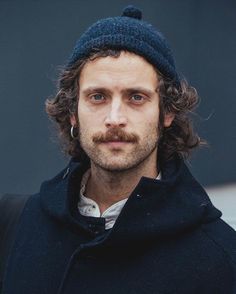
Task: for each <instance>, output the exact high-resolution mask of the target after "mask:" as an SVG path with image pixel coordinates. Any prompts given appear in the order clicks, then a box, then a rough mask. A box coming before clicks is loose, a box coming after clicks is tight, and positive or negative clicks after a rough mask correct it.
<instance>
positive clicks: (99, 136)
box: [71, 52, 172, 171]
mask: <svg viewBox="0 0 236 294" xmlns="http://www.w3.org/2000/svg"><path fill="white" fill-rule="evenodd" d="M78 82H79V93H78V99H79V100H78V121H79V140H80V144H81V146H82V148H83V149H84V151H85V152H86V154H87V155H88V156H89V158H90V159H91V162H92V163H93V164H95V165H97V166H99V167H101V168H103V169H105V170H109V171H124V170H128V169H131V168H134V167H136V166H138V165H139V164H140V163H142V162H144V161H145V160H147V159H150V157H153V160H156V155H157V152H156V151H157V141H158V122H159V95H158V91H157V87H158V79H157V73H156V71H155V70H154V68H153V66H152V65H151V64H149V63H148V62H147V61H145V60H144V59H143V58H142V57H140V56H138V55H135V54H133V53H128V52H122V53H121V55H120V56H119V57H118V58H117V57H116V58H115V57H110V56H109V57H101V58H97V59H95V60H93V61H89V62H87V63H86V64H85V66H84V68H83V69H82V71H81V74H80V78H79V81H78ZM75 121H76V119H75V117H72V118H71V123H72V125H74V124H75ZM171 121H172V119H170V118H169V119H168V118H166V119H165V125H168V124H170V123H171Z"/></svg>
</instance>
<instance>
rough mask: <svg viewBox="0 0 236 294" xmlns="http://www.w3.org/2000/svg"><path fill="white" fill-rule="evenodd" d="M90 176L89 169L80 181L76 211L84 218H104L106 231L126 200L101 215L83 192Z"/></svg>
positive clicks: (91, 200) (92, 201)
mask: <svg viewBox="0 0 236 294" xmlns="http://www.w3.org/2000/svg"><path fill="white" fill-rule="evenodd" d="M90 175H91V169H88V170H87V171H86V172H85V173H84V175H83V177H82V181H81V187H80V198H79V202H78V209H79V212H80V214H82V215H84V216H90V217H103V218H105V229H106V230H108V229H110V228H112V227H113V225H114V224H115V222H116V220H117V218H118V216H119V214H120V212H121V210H122V208H123V207H124V205H125V203H126V201H127V200H128V198H125V199H122V200H120V201H118V202H116V203H114V204H112V205H111V206H110V207H108V208H107V209H106V210H105V211H104V212H103V213H102V214H101V213H100V209H99V206H98V204H97V203H96V201H94V200H93V199H91V198H88V197H86V196H85V190H86V185H87V182H88V179H89V177H90ZM156 179H157V180H160V179H161V173H159V174H158V176H157V178H156Z"/></svg>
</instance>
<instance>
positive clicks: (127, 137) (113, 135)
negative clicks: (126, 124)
mask: <svg viewBox="0 0 236 294" xmlns="http://www.w3.org/2000/svg"><path fill="white" fill-rule="evenodd" d="M111 141H112V142H116V141H122V142H130V143H137V142H138V141H139V137H138V136H137V135H136V134H135V133H126V132H125V131H123V130H122V129H120V128H112V129H109V130H108V131H107V132H106V133H102V132H99V133H97V134H95V135H94V136H93V142H94V143H107V142H111Z"/></svg>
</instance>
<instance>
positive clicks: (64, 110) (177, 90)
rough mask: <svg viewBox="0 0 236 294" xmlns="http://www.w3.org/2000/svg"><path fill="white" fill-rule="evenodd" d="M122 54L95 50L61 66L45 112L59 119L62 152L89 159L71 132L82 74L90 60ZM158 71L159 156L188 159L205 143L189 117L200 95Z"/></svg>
mask: <svg viewBox="0 0 236 294" xmlns="http://www.w3.org/2000/svg"><path fill="white" fill-rule="evenodd" d="M120 53H121V50H116V49H103V50H101V49H99V50H94V51H92V52H91V53H90V55H89V56H87V57H86V58H83V59H80V60H78V61H77V62H76V63H74V64H73V66H71V67H70V68H64V69H62V70H61V74H60V77H59V80H58V91H57V94H56V96H55V97H52V98H50V99H47V100H46V112H47V113H48V115H49V117H50V118H51V119H52V120H53V121H54V122H56V126H57V129H58V135H59V138H60V141H61V143H62V147H63V151H64V152H65V153H66V154H68V155H70V156H72V157H75V158H77V159H78V160H80V161H83V160H88V159H89V158H88V157H87V155H86V154H85V152H84V150H83V149H82V148H81V146H80V143H79V140H78V139H77V138H75V139H73V138H72V137H71V135H70V129H71V123H70V117H71V115H72V114H77V105H78V89H79V84H78V79H79V75H80V73H81V71H82V69H83V67H84V65H85V64H86V62H88V61H89V60H94V59H96V58H100V57H106V56H113V57H118V56H120ZM156 71H157V77H158V79H159V89H158V90H159V96H160V102H159V106H160V121H159V126H158V128H159V133H160V135H159V142H158V158H159V159H161V160H168V159H170V158H172V157H173V156H174V155H178V156H180V157H182V158H187V157H188V156H189V154H190V151H191V150H192V149H193V148H195V147H197V146H199V145H200V144H202V143H204V142H203V141H202V140H201V139H200V138H199V136H198V135H197V134H196V133H195V132H194V130H193V124H192V121H191V118H190V116H189V114H190V113H192V110H193V109H194V108H195V107H196V106H197V104H198V101H199V97H198V94H197V92H196V90H195V88H193V87H192V86H190V85H189V84H188V83H187V81H186V80H181V82H180V86H177V85H176V84H175V83H174V82H173V81H170V80H168V79H167V78H166V77H164V76H162V75H161V74H160V73H159V72H158V70H156ZM166 113H173V114H174V115H175V116H174V120H173V122H172V124H171V126H170V127H167V128H165V127H163V124H164V116H165V114H166Z"/></svg>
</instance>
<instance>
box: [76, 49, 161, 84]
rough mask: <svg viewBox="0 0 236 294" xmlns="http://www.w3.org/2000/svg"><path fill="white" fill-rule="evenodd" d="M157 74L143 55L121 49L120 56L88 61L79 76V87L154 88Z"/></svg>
mask: <svg viewBox="0 0 236 294" xmlns="http://www.w3.org/2000/svg"><path fill="white" fill-rule="evenodd" d="M157 82H158V74H157V71H156V70H155V68H154V66H153V65H151V64H150V63H149V62H147V61H146V60H145V59H144V58H143V57H141V56H139V55H136V54H134V53H130V52H124V51H122V52H121V54H120V56H118V57H113V56H107V57H98V58H96V59H94V60H90V61H88V62H87V63H86V64H85V65H84V67H83V69H82V71H81V73H80V77H79V85H80V87H82V88H84V87H89V86H94V87H96V86H101V84H102V86H104V87H115V86H116V87H118V86H120V87H126V86H129V87H130V86H146V87H151V88H153V87H154V88H156V87H157Z"/></svg>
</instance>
